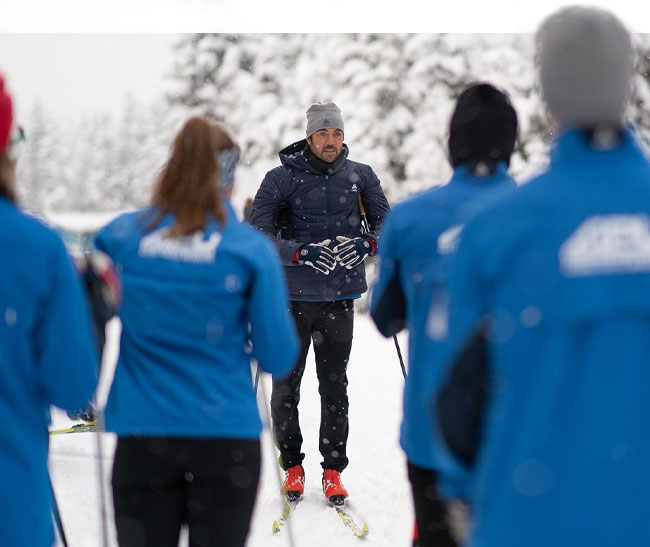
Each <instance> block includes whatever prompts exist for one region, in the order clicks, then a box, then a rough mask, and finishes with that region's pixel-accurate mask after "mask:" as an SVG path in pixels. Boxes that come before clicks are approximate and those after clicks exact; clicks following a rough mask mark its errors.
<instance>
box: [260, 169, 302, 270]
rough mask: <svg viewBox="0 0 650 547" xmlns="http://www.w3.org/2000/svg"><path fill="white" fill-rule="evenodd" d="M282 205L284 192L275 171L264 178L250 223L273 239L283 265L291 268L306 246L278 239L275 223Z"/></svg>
mask: <svg viewBox="0 0 650 547" xmlns="http://www.w3.org/2000/svg"><path fill="white" fill-rule="evenodd" d="M282 203H284V198H283V195H282V192H281V191H280V188H279V185H278V184H277V181H276V180H275V175H274V174H273V171H269V172H268V173H267V174H266V176H265V177H264V180H263V181H262V184H261V185H260V187H259V190H258V191H257V194H256V195H255V199H254V200H253V206H252V208H251V216H250V219H249V223H250V225H251V226H253V227H255V228H257V229H258V230H261V231H262V232H264V233H265V234H266V235H267V236H269V237H270V238H271V241H272V242H273V243H274V245H275V247H276V249H277V251H278V254H279V255H280V261H281V262H282V264H284V265H286V266H289V265H295V263H294V262H293V257H294V255H295V254H296V251H297V250H298V249H299V248H300V247H301V246H302V245H304V244H303V243H299V242H297V241H293V240H290V239H281V238H279V237H278V233H277V228H276V226H275V225H274V222H273V221H274V218H275V215H276V212H277V210H278V209H279V207H280V206H281V205H282Z"/></svg>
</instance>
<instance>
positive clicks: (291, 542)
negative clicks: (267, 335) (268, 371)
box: [257, 363, 296, 547]
mask: <svg viewBox="0 0 650 547" xmlns="http://www.w3.org/2000/svg"><path fill="white" fill-rule="evenodd" d="M259 370H260V365H259V363H258V364H257V371H258V372H259ZM260 385H261V386H262V399H263V406H264V414H265V415H266V423H267V425H268V428H269V439H271V445H272V446H271V454H275V450H276V446H275V443H274V442H273V440H274V439H273V426H272V425H271V412H270V411H269V403H268V401H269V398H268V397H267V394H266V386H265V385H264V380H262V381H261V382H260ZM273 467H274V468H275V477H276V480H277V482H278V486H279V488H280V491H282V477H281V476H280V468H279V467H278V466H277V465H275V464H274V465H273ZM286 523H287V531H288V532H289V546H290V547H296V542H295V540H294V538H293V527H292V525H291V519H289V520H287V521H286Z"/></svg>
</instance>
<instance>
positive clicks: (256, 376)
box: [255, 364, 260, 395]
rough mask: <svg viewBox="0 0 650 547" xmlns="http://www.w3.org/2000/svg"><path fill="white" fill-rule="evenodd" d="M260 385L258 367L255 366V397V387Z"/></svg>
mask: <svg viewBox="0 0 650 547" xmlns="http://www.w3.org/2000/svg"><path fill="white" fill-rule="evenodd" d="M259 383H260V365H259V364H258V365H257V369H256V370H255V395H257V386H258V384H259Z"/></svg>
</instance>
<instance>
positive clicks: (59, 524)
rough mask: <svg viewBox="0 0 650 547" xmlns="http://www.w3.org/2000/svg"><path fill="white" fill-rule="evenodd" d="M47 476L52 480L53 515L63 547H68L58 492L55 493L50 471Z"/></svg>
mask: <svg viewBox="0 0 650 547" xmlns="http://www.w3.org/2000/svg"><path fill="white" fill-rule="evenodd" d="M47 477H48V479H49V481H50V493H51V494H52V517H53V518H54V524H55V525H56V529H57V531H58V532H59V538H60V539H61V543H62V544H63V547H68V539H67V538H66V537H65V531H64V530H63V522H62V521H61V513H60V512H59V504H58V503H57V501H56V494H55V493H54V485H53V484H52V476H51V475H50V473H49V472H48V474H47Z"/></svg>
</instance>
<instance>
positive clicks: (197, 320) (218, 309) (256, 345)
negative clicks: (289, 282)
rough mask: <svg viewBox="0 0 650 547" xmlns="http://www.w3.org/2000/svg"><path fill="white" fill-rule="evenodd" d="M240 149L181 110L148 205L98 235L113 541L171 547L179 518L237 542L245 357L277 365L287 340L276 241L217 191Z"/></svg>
mask: <svg viewBox="0 0 650 547" xmlns="http://www.w3.org/2000/svg"><path fill="white" fill-rule="evenodd" d="M238 159H239V149H238V148H237V147H236V145H235V144H234V142H233V141H232V139H231V137H230V136H229V135H228V134H227V132H226V131H225V130H224V129H223V127H221V126H220V125H218V124H215V123H211V122H209V121H208V120H206V119H204V118H200V117H193V118H190V119H189V120H188V121H187V122H186V123H185V124H184V126H183V127H182V129H181V130H180V132H179V133H178V135H177V136H176V138H175V140H174V144H173V147H172V150H171V155H170V157H169V159H168V161H167V163H166V164H165V166H164V167H163V169H162V171H161V173H160V175H159V177H158V178H157V180H156V182H155V186H154V190H153V197H152V202H151V205H150V206H149V207H146V208H145V209H143V210H140V211H136V212H133V213H127V214H124V215H122V216H120V217H118V218H117V219H116V220H114V221H113V222H112V223H111V224H109V225H108V226H107V227H105V228H104V229H102V230H101V231H100V232H99V234H98V235H97V237H96V240H95V246H96V247H97V248H98V249H99V250H102V251H104V252H105V253H107V254H108V255H109V256H110V257H112V259H113V261H114V262H115V264H116V267H117V269H118V271H119V272H120V274H121V277H122V282H123V287H124V289H123V291H124V294H123V304H122V307H121V309H120V311H119V317H120V319H121V321H122V335H121V341H120V354H119V359H118V363H117V367H116V370H115V377H114V380H113V385H112V387H111V390H110V394H109V398H108V402H107V406H106V410H105V412H106V429H107V430H108V431H113V432H115V433H117V436H118V440H117V447H116V451H115V460H114V466H113V477H112V485H113V500H114V506H115V522H116V526H117V535H118V540H119V543H120V545H121V546H122V547H125V546H135V545H138V546H151V547H154V546H155V547H161V546H172V545H176V544H177V542H178V537H179V532H180V529H181V525H182V524H183V523H187V525H188V527H189V535H190V543H191V544H192V545H205V546H215V547H216V546H219V547H242V546H243V545H244V544H245V541H246V536H247V534H248V530H249V523H250V517H251V514H252V511H253V505H254V502H255V495H256V492H257V486H258V481H259V474H260V443H259V436H260V432H261V428H262V424H261V421H260V417H259V414H258V409H257V404H256V397H255V393H254V389H253V383H252V378H251V367H250V361H251V358H254V359H256V360H257V362H258V363H259V366H260V367H261V368H262V369H263V370H265V371H267V372H270V373H272V374H275V375H278V376H282V375H283V374H287V373H288V372H290V371H291V368H292V366H293V364H294V363H295V360H296V357H297V352H298V341H297V337H296V334H295V328H294V325H293V321H292V320H291V317H290V315H289V313H288V302H287V291H286V282H285V280H284V277H283V275H282V270H281V268H280V264H279V263H278V259H277V257H276V254H275V250H274V249H273V246H272V245H271V244H270V243H269V241H267V239H266V238H265V237H264V236H263V235H262V234H259V233H257V232H256V231H255V230H253V229H251V228H250V227H249V226H247V225H245V224H242V223H241V222H239V221H238V220H237V217H236V216H235V213H234V211H233V209H232V207H231V205H230V203H229V201H228V197H229V196H230V193H231V191H232V185H233V181H234V169H235V165H236V163H237V161H238ZM249 330H250V334H249ZM249 338H250V340H251V341H252V353H251V350H250V349H248V350H247V348H248V347H249V345H248V340H249Z"/></svg>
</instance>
